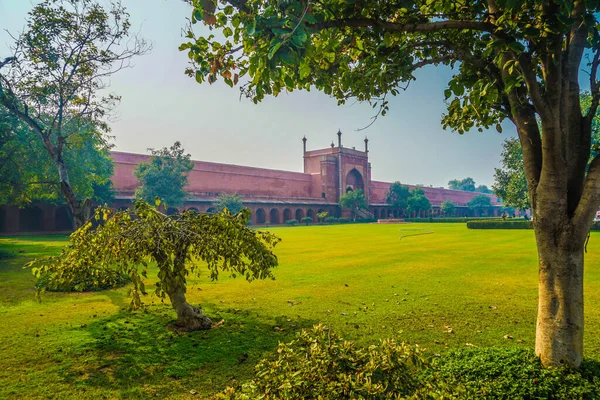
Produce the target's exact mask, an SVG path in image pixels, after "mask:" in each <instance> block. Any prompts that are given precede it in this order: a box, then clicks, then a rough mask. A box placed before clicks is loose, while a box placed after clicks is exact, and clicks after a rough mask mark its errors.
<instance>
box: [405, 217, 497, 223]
mask: <svg viewBox="0 0 600 400" xmlns="http://www.w3.org/2000/svg"><path fill="white" fill-rule="evenodd" d="M403 219H404V222H428V223H429V222H440V223H446V222H448V223H457V222H460V223H465V222H469V221H502V218H500V217H443V218H431V217H427V218H403Z"/></svg>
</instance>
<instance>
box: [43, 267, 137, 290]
mask: <svg viewBox="0 0 600 400" xmlns="http://www.w3.org/2000/svg"><path fill="white" fill-rule="evenodd" d="M61 272H62V271H60V270H57V271H55V272H46V273H40V272H39V271H36V270H34V273H35V276H36V277H37V281H36V283H35V287H36V288H37V289H40V290H45V291H48V292H95V291H98V290H106V289H111V288H116V287H121V286H124V285H126V284H128V283H129V282H131V278H130V277H129V275H127V274H124V273H120V272H118V271H115V270H112V269H102V268H87V269H85V270H83V271H81V274H78V277H77V279H69V278H67V277H66V275H65V276H63V274H62V273H61ZM69 276H71V275H69Z"/></svg>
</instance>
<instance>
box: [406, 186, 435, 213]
mask: <svg viewBox="0 0 600 400" xmlns="http://www.w3.org/2000/svg"><path fill="white" fill-rule="evenodd" d="M430 209H431V202H430V201H429V199H428V198H427V197H425V191H424V190H423V189H421V188H418V187H416V188H414V189H413V190H412V192H411V193H410V197H409V198H408V207H407V208H406V210H407V211H408V212H409V213H411V212H415V213H417V214H418V213H419V212H421V211H429V210H430Z"/></svg>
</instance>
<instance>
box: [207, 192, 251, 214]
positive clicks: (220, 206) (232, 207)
mask: <svg viewBox="0 0 600 400" xmlns="http://www.w3.org/2000/svg"><path fill="white" fill-rule="evenodd" d="M213 206H214V207H215V209H216V210H217V212H223V211H224V210H225V209H227V210H229V212H230V213H232V214H237V213H238V212H240V211H242V208H244V202H243V201H242V196H240V195H239V194H237V193H233V194H227V193H221V194H219V197H217V201H216V202H215V203H214V204H213Z"/></svg>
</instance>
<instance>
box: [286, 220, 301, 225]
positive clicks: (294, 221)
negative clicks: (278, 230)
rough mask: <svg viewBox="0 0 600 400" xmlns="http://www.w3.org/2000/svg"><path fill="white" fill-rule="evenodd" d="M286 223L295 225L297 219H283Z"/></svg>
mask: <svg viewBox="0 0 600 400" xmlns="http://www.w3.org/2000/svg"><path fill="white" fill-rule="evenodd" d="M285 223H286V225H289V226H296V224H298V220H297V219H288V220H287V221H285Z"/></svg>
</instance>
